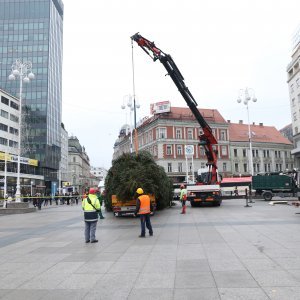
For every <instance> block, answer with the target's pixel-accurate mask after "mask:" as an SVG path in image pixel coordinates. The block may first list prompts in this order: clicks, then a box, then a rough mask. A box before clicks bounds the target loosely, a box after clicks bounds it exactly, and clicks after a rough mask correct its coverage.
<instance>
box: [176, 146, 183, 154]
mask: <svg viewBox="0 0 300 300" xmlns="http://www.w3.org/2000/svg"><path fill="white" fill-rule="evenodd" d="M176 148H177V155H183V150H182V146H181V145H177V146H176Z"/></svg>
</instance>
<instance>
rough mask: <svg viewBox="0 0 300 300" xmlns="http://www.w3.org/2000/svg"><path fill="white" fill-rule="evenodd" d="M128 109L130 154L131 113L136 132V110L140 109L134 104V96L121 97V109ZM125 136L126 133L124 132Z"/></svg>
mask: <svg viewBox="0 0 300 300" xmlns="http://www.w3.org/2000/svg"><path fill="white" fill-rule="evenodd" d="M126 105H127V107H128V108H129V118H130V122H129V126H130V153H132V111H133V113H134V129H135V130H136V109H137V108H140V105H139V104H138V103H136V100H135V96H131V95H126V96H124V97H123V104H122V105H121V108H122V109H125V108H126ZM126 134H127V132H126Z"/></svg>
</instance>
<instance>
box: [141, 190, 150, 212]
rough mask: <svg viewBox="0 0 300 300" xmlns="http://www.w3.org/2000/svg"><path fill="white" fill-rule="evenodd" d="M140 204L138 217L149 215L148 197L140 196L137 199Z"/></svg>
mask: <svg viewBox="0 0 300 300" xmlns="http://www.w3.org/2000/svg"><path fill="white" fill-rule="evenodd" d="M138 199H139V200H140V202H141V205H140V210H139V212H138V214H139V215H144V214H149V213H150V197H149V196H148V195H142V196H140V197H138Z"/></svg>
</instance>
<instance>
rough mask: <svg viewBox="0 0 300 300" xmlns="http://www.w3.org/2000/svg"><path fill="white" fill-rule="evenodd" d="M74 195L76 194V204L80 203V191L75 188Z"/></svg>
mask: <svg viewBox="0 0 300 300" xmlns="http://www.w3.org/2000/svg"><path fill="white" fill-rule="evenodd" d="M74 195H75V202H76V205H78V198H79V193H78V191H77V189H75V193H74Z"/></svg>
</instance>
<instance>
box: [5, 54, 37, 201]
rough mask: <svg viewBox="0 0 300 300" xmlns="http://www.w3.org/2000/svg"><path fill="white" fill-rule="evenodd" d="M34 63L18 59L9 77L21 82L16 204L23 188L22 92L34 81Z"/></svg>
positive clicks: (19, 199)
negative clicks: (21, 182)
mask: <svg viewBox="0 0 300 300" xmlns="http://www.w3.org/2000/svg"><path fill="white" fill-rule="evenodd" d="M31 69H32V63H31V62H30V61H25V62H22V61H21V60H20V59H17V60H16V61H15V62H14V63H13V65H12V66H11V74H10V75H9V76H8V79H9V80H16V79H19V80H20V90H19V107H20V115H19V138H18V171H17V172H18V173H17V188H16V202H21V198H20V196H21V187H20V164H21V126H22V92H23V82H24V83H29V82H30V80H32V79H34V77H35V76H34V74H33V73H32V72H31Z"/></svg>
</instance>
